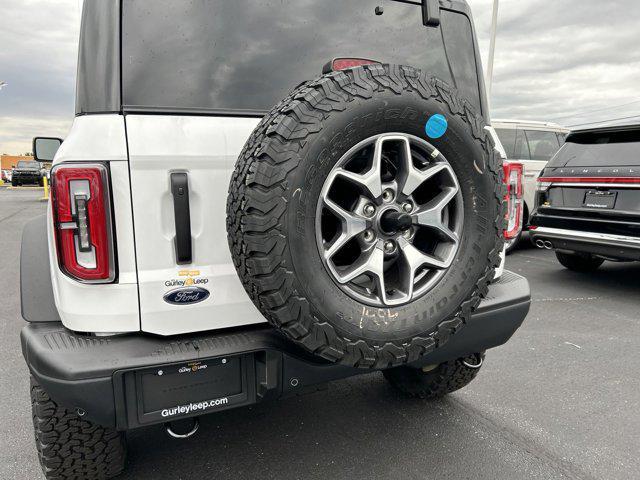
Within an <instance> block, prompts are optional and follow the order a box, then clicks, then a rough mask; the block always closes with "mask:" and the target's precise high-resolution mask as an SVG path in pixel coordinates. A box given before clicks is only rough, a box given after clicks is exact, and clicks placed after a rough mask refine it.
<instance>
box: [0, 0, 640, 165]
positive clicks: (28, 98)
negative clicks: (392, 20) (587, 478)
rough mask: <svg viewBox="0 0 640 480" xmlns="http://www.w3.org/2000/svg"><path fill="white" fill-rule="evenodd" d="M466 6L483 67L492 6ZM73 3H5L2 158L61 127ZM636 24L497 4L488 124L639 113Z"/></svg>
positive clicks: (625, 6)
mask: <svg viewBox="0 0 640 480" xmlns="http://www.w3.org/2000/svg"><path fill="white" fill-rule="evenodd" d="M373 3H375V2H373ZM469 3H470V5H471V7H472V9H473V13H474V19H475V23H476V29H477V34H478V38H479V43H480V48H481V51H482V57H483V61H484V63H485V65H486V58H487V51H488V44H489V28H490V23H491V6H492V3H493V0H469ZM80 5H81V0H4V1H3V9H2V16H0V81H5V82H7V86H6V87H5V88H3V89H2V90H0V152H2V153H5V152H6V153H22V152H26V151H29V150H30V149H31V147H30V145H31V136H33V135H35V134H42V135H62V136H64V134H65V133H66V131H67V130H68V128H69V126H70V124H71V121H72V120H73V114H74V91H75V70H76V58H77V41H78V32H79V24H80ZM638 18H640V2H638V1H637V0H610V1H608V2H602V0H562V1H555V2H550V1H547V0H501V2H500V10H499V24H498V38H497V46H496V54H495V65H494V81H493V91H492V93H493V95H492V99H491V104H492V110H493V117H494V118H522V119H531V120H555V119H557V120H558V121H559V122H561V123H564V124H567V125H571V124H575V123H588V122H594V121H597V120H602V119H609V118H614V117H625V116H631V115H640V95H639V94H638V92H637V84H638V81H639V80H640V49H637V48H636V46H637V45H639V44H640V29H639V28H638V27H637V20H638ZM323 60H324V59H323ZM634 101H635V102H636V103H631V102H634ZM612 107H614V108H612ZM594 111H595V112H594ZM584 112H586V113H584ZM638 120H640V118H638Z"/></svg>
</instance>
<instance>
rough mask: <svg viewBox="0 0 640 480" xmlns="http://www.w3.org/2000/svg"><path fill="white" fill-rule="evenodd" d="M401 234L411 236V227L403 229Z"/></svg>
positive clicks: (405, 236)
mask: <svg viewBox="0 0 640 480" xmlns="http://www.w3.org/2000/svg"><path fill="white" fill-rule="evenodd" d="M402 235H403V236H404V238H411V229H408V230H405V231H404V233H403V234H402Z"/></svg>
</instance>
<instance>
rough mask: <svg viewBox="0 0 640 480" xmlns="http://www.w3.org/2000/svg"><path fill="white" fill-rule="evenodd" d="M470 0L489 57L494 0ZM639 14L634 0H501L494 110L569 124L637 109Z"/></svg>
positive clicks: (502, 114)
mask: <svg viewBox="0 0 640 480" xmlns="http://www.w3.org/2000/svg"><path fill="white" fill-rule="evenodd" d="M469 3H470V5H471V7H472V9H473V12H474V16H475V21H476V28H477V30H478V36H479V39H480V46H481V50H482V53H483V60H484V61H485V64H486V58H487V52H488V45H489V29H490V23H491V7H492V3H493V1H492V0H470V1H469ZM638 18H640V2H637V1H636V0H614V1H609V2H605V3H603V2H601V1H599V0H562V1H558V2H548V1H542V0H502V1H501V2H500V8H499V16H498V30H497V32H498V35H497V42H496V53H495V63H494V83H493V91H492V110H493V116H494V117H495V118H500V117H501V118H505V117H508V118H514V117H515V118H523V119H530V120H554V119H556V118H557V119H558V120H557V121H558V122H561V123H564V124H566V125H571V124H576V123H583V122H595V121H598V120H604V119H610V118H615V117H625V116H630V115H634V114H635V115H640V95H639V94H638V91H637V84H638V81H639V80H640V50H638V49H636V48H635V46H636V45H638V44H639V43H640V29H638V24H637V21H638ZM634 101H637V102H636V103H632V104H630V105H627V104H629V103H630V102H634ZM611 107H616V108H611ZM594 110H598V111H596V112H593V111H594ZM583 112H593V113H586V114H585V113H583Z"/></svg>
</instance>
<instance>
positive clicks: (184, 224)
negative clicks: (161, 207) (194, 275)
mask: <svg viewBox="0 0 640 480" xmlns="http://www.w3.org/2000/svg"><path fill="white" fill-rule="evenodd" d="M171 194H172V195H173V216H174V219H175V224H176V237H175V249H176V263H177V264H178V265H180V264H184V263H191V259H192V255H191V213H190V211H189V177H188V175H187V174H186V173H185V172H174V173H172V174H171Z"/></svg>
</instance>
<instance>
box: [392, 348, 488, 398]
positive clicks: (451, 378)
mask: <svg viewBox="0 0 640 480" xmlns="http://www.w3.org/2000/svg"><path fill="white" fill-rule="evenodd" d="M480 358H481V359H482V361H484V353H483V354H481V355H480ZM464 361H466V362H467V363H468V364H469V365H477V364H478V356H477V355H472V356H470V357H467V358H459V359H457V360H452V361H449V362H444V363H441V364H439V365H438V366H437V367H435V368H432V369H430V368H425V369H420V368H413V367H409V366H406V365H405V366H402V367H396V368H390V369H388V370H384V371H383V372H382V373H383V375H384V378H386V379H387V381H388V382H389V383H390V384H391V385H392V386H393V387H394V388H395V389H396V390H398V391H400V392H402V393H403V394H404V395H406V396H408V397H411V398H423V399H426V400H431V399H436V398H440V397H443V396H444V395H447V394H449V393H451V392H455V391H456V390H460V389H461V388H463V387H466V386H467V385H469V383H471V381H472V380H473V379H474V378H476V376H477V375H478V373H479V372H480V368H481V367H478V368H470V367H468V366H466V365H465V364H464V363H463V362H464Z"/></svg>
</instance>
